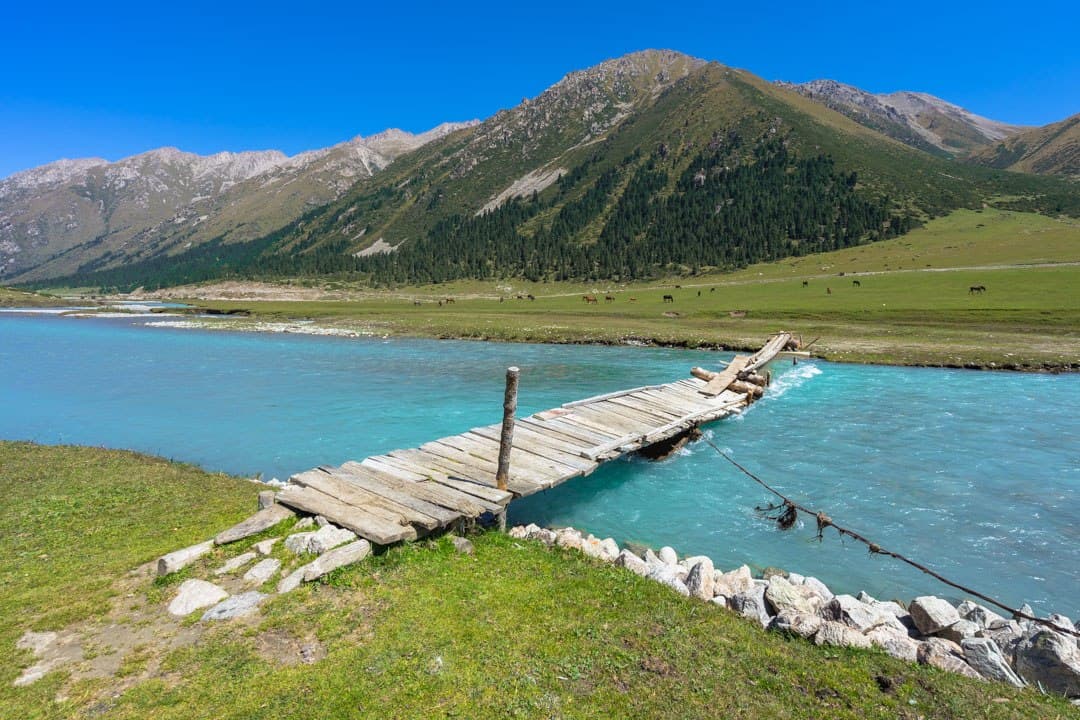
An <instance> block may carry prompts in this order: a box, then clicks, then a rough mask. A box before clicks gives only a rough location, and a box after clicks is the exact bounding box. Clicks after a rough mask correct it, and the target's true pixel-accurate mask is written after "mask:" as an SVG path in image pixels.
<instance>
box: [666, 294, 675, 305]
mask: <svg viewBox="0 0 1080 720" xmlns="http://www.w3.org/2000/svg"><path fill="white" fill-rule="evenodd" d="M664 302H669V303H673V302H675V298H674V297H672V296H671V295H665V296H664Z"/></svg>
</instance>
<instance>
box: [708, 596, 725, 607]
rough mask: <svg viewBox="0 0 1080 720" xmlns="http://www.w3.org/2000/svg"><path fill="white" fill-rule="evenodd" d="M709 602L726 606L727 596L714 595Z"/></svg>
mask: <svg viewBox="0 0 1080 720" xmlns="http://www.w3.org/2000/svg"><path fill="white" fill-rule="evenodd" d="M709 602H711V603H712V604H713V605H717V606H719V607H722V608H726V607H727V606H728V601H727V598H726V597H724V596H723V595H714V596H713V599H712V600H710V601H709Z"/></svg>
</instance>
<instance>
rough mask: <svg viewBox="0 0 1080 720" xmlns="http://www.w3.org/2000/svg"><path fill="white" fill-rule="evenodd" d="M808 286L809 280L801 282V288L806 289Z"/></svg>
mask: <svg viewBox="0 0 1080 720" xmlns="http://www.w3.org/2000/svg"><path fill="white" fill-rule="evenodd" d="M809 285H810V281H809V280H803V281H802V286H803V287H808V286H809Z"/></svg>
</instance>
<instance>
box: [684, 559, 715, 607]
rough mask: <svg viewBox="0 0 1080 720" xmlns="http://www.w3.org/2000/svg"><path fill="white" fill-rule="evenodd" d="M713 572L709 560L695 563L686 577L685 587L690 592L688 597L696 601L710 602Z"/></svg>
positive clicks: (713, 580)
mask: <svg viewBox="0 0 1080 720" xmlns="http://www.w3.org/2000/svg"><path fill="white" fill-rule="evenodd" d="M715 572H716V571H715V570H714V569H713V564H712V560H710V559H709V558H705V559H703V560H701V561H700V562H697V563H695V564H694V566H693V567H691V568H690V572H689V573H687V575H686V587H687V589H688V590H689V591H690V596H691V597H696V598H697V599H698V600H712V599H713V583H714V582H715V579H714V575H715Z"/></svg>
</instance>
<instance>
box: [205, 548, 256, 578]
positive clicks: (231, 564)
mask: <svg viewBox="0 0 1080 720" xmlns="http://www.w3.org/2000/svg"><path fill="white" fill-rule="evenodd" d="M254 559H255V553H253V552H246V553H244V554H243V555H237V556H236V557H234V558H233V559H231V560H227V561H226V562H225V564H224V565H222V566H221V567H219V568H218V569H217V570H215V571H214V574H215V575H227V574H228V573H231V572H235V571H237V570H239V569H240V568H242V567H244V566H245V565H247V564H248V563H249V562H251V561H252V560H254Z"/></svg>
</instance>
